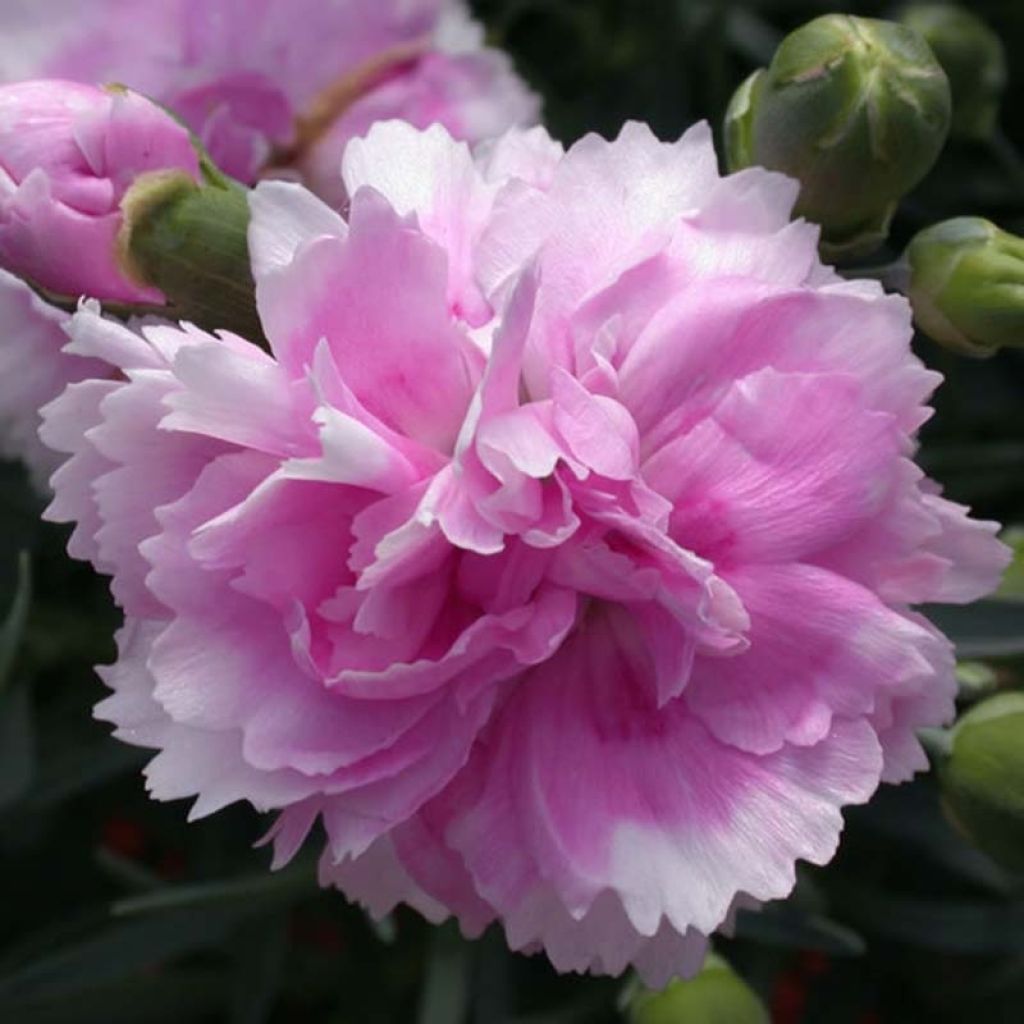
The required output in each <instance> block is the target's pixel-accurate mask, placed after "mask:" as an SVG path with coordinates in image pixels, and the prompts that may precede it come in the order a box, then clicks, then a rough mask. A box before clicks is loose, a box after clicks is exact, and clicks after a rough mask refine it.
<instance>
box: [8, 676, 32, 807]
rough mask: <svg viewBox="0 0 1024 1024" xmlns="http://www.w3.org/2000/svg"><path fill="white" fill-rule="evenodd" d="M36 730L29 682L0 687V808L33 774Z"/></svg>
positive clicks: (23, 788)
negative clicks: (4, 687) (5, 687)
mask: <svg viewBox="0 0 1024 1024" xmlns="http://www.w3.org/2000/svg"><path fill="white" fill-rule="evenodd" d="M35 764H36V756H35V733H34V722H33V716H32V699H31V694H30V692H29V688H28V686H26V685H25V684H20V685H18V686H13V687H9V688H7V689H0V808H2V807H6V806H7V805H8V804H11V803H14V802H15V801H16V800H18V799H19V798H20V797H21V796H23V795H24V794H25V792H26V791H27V790H28V788H29V786H30V785H31V783H32V779H33V777H34V775H35Z"/></svg>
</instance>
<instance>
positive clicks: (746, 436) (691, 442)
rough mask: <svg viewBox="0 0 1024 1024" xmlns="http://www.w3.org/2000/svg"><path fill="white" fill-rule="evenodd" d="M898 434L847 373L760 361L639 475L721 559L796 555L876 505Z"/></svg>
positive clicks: (681, 539) (679, 526) (724, 562)
mask: <svg viewBox="0 0 1024 1024" xmlns="http://www.w3.org/2000/svg"><path fill="white" fill-rule="evenodd" d="M902 443H903V437H902V434H901V432H900V431H899V430H898V429H897V427H896V425H895V422H894V420H893V417H892V416H891V415H888V414H884V413H876V412H872V411H871V410H869V409H865V408H864V406H863V399H862V396H861V393H860V387H859V385H858V383H857V381H856V379H855V378H853V377H850V376H840V375H831V376H825V375H811V374H781V373H778V372H776V371H775V370H771V369H764V370H760V371H757V372H756V373H753V374H751V375H750V376H748V377H743V378H741V379H740V380H738V381H736V382H735V383H734V384H733V385H732V386H731V387H730V388H729V389H728V390H727V391H726V393H725V395H724V396H723V398H722V400H721V401H720V402H719V403H718V404H717V405H716V406H715V408H714V410H713V411H712V412H711V414H710V416H709V417H708V418H707V419H705V420H703V421H702V422H700V423H698V424H697V425H696V426H695V427H694V428H693V429H692V430H690V431H688V432H686V433H684V434H681V435H680V436H679V437H678V438H676V439H675V440H673V441H671V442H669V443H668V444H667V445H665V447H663V448H662V449H660V450H659V451H658V452H656V453H655V454H654V455H652V456H651V457H650V458H649V459H648V460H647V461H646V462H645V463H644V466H643V476H644V479H645V481H646V482H647V483H648V484H649V485H650V486H651V487H653V488H654V489H655V490H656V491H658V492H659V493H660V494H662V495H663V496H664V497H666V498H667V499H668V500H669V501H671V502H672V504H673V506H674V511H673V513H672V516H671V520H670V526H669V531H670V533H671V535H672V537H673V538H674V539H675V540H676V541H677V542H678V543H679V544H681V545H683V546H684V547H686V548H688V549H690V550H693V551H696V552H698V553H700V554H702V555H704V556H705V557H707V558H710V559H711V560H712V561H714V562H715V564H716V565H717V566H719V567H725V566H728V565H735V564H742V563H745V562H747V561H762V560H765V561H772V562H787V561H794V560H801V559H804V558H806V557H807V556H808V555H810V554H812V553H813V552H815V551H819V550H824V549H827V548H829V547H831V546H833V545H835V544H837V543H839V542H841V541H842V540H843V539H845V538H846V537H847V536H849V535H851V534H853V533H855V532H856V531H857V530H858V529H860V528H861V527H862V526H863V524H864V523H866V522H869V521H870V520H872V518H873V517H875V516H876V515H877V514H878V512H879V510H880V508H881V507H882V505H883V503H884V501H885V499H886V497H887V492H888V490H889V489H890V488H891V486H892V477H893V470H894V469H895V468H896V466H897V460H898V458H899V453H900V450H901V446H902Z"/></svg>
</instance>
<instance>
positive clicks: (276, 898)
mask: <svg viewBox="0 0 1024 1024" xmlns="http://www.w3.org/2000/svg"><path fill="white" fill-rule="evenodd" d="M316 891H317V890H316V869H315V866H314V865H312V864H310V863H309V862H308V861H305V860H302V861H296V862H295V863H294V864H291V865H290V866H289V867H287V868H284V869H283V870H281V871H275V872H270V871H263V872H260V873H259V874H251V875H243V876H242V877H240V878H229V879H225V880H223V881H217V882H198V883H196V884H193V885H173V886H167V887H165V888H163V889H158V890H156V891H155V892H148V893H144V894H142V895H139V896H131V897H129V898H128V899H123V900H119V901H118V902H117V903H115V904H114V906H113V913H114V915H115V916H117V917H131V916H134V915H136V914H152V913H156V912H158V911H169V910H181V909H200V910H207V909H210V908H216V907H218V906H226V907H228V908H230V907H232V906H236V905H241V906H245V907H248V908H250V910H255V911H256V912H261V911H265V910H266V908H267V907H268V906H274V905H287V904H288V903H294V902H295V901H297V900H300V899H303V898H305V897H306V896H309V895H310V894H312V893H315V892H316Z"/></svg>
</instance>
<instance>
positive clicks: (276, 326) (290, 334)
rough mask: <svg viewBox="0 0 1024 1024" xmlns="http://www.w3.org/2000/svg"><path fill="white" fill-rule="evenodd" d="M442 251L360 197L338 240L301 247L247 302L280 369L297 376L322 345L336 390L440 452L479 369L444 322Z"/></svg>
mask: <svg viewBox="0 0 1024 1024" xmlns="http://www.w3.org/2000/svg"><path fill="white" fill-rule="evenodd" d="M445 280H446V270H445V259H444V253H443V252H442V251H441V250H440V249H439V248H438V247H437V246H436V245H434V244H433V243H432V242H430V241H429V239H427V238H426V236H424V235H423V234H422V233H420V232H419V231H417V230H416V229H415V228H413V227H410V226H408V225H407V224H403V223H402V222H401V221H400V220H399V219H398V217H397V216H396V215H395V213H394V212H393V211H392V210H391V209H390V207H388V205H387V203H386V202H385V201H384V200H383V199H382V198H381V197H380V196H379V195H375V194H373V193H372V192H370V191H365V190H364V191H362V192H360V193H359V194H358V195H356V196H355V197H354V199H353V203H352V213H351V217H350V221H349V235H348V238H347V239H346V240H344V241H343V240H341V239H335V238H319V239H316V240H314V241H312V242H309V243H307V244H306V245H305V246H303V248H302V249H301V251H300V252H299V254H298V255H297V257H296V259H295V260H294V261H293V263H292V264H291V266H290V267H289V268H288V270H286V271H283V272H280V273H277V274H274V275H272V276H271V277H268V278H267V279H266V281H265V282H264V284H263V289H262V291H261V294H260V295H259V296H258V297H257V298H258V301H259V304H260V312H261V317H262V319H263V323H264V326H265V327H266V329H267V334H268V336H269V337H270V340H271V344H272V345H273V348H274V351H275V353H276V355H277V358H278V359H279V360H280V362H281V363H282V364H283V365H284V366H285V367H286V368H287V369H288V370H289V372H291V373H292V374H294V375H296V376H298V375H305V373H306V368H307V367H308V366H309V365H310V364H311V363H312V360H313V357H314V352H315V350H316V347H317V345H318V343H319V341H320V339H321V338H326V339H327V342H328V344H329V346H330V349H331V352H332V354H333V355H334V358H335V361H336V363H337V365H338V367H339V368H340V369H341V372H342V375H343V377H344V380H345V383H346V384H347V385H348V386H349V387H350V388H351V390H352V393H353V394H354V395H355V396H356V397H357V398H358V399H359V401H360V402H361V403H362V404H363V405H364V406H365V407H366V408H367V409H368V410H369V411H370V412H371V413H373V414H374V415H375V416H378V417H379V418H380V419H381V420H382V421H384V422H385V423H386V424H387V425H388V426H390V427H392V428H393V429H395V430H398V431H399V432H401V433H404V434H406V435H408V436H409V437H412V438H414V439H417V440H420V441H422V442H424V443H426V444H429V445H431V446H433V447H435V448H438V449H439V450H442V451H450V449H451V446H452V445H453V443H454V441H455V438H456V436H457V435H458V432H459V427H460V425H461V424H462V420H463V417H464V416H465V413H466V409H467V407H468V405H469V401H470V398H471V396H472V393H473V390H474V388H475V386H476V383H477V381H478V379H479V376H480V373H481V371H482V358H481V357H480V355H479V352H478V351H477V350H476V349H475V347H474V346H473V345H472V344H471V342H470V341H469V339H468V337H467V336H466V335H465V334H464V333H463V332H462V331H461V330H460V329H459V328H458V327H457V326H456V324H454V323H453V322H452V319H451V317H450V315H449V312H448V308H447V303H446V301H445V297H444V290H445Z"/></svg>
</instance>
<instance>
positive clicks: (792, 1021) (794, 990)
mask: <svg viewBox="0 0 1024 1024" xmlns="http://www.w3.org/2000/svg"><path fill="white" fill-rule="evenodd" d="M806 1005H807V985H806V983H805V982H804V979H803V976H802V975H801V973H800V972H799V971H787V972H786V973H785V974H783V975H782V976H781V977H780V978H779V980H778V981H777V982H776V983H775V989H774V991H773V992H772V1001H771V1010H772V1024H800V1020H801V1019H802V1018H803V1015H804V1008H805V1007H806Z"/></svg>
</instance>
